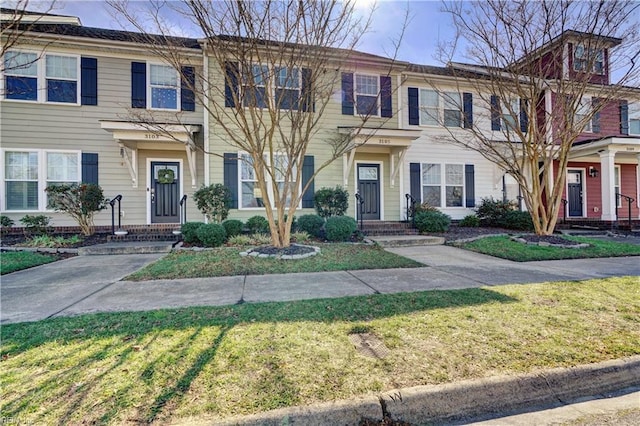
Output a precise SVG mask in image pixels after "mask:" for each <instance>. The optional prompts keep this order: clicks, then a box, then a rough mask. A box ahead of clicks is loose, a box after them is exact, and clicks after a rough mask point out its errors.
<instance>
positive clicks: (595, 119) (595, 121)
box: [591, 98, 600, 133]
mask: <svg viewBox="0 0 640 426" xmlns="http://www.w3.org/2000/svg"><path fill="white" fill-rule="evenodd" d="M591 105H592V106H593V108H594V109H597V110H598V111H596V112H594V113H593V116H592V117H591V131H592V132H593V133H600V99H598V98H591Z"/></svg>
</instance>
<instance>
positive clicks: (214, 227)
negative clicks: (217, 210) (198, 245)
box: [196, 223, 227, 247]
mask: <svg viewBox="0 0 640 426" xmlns="http://www.w3.org/2000/svg"><path fill="white" fill-rule="evenodd" d="M196 234H197V236H198V239H199V240H200V241H201V242H202V245H204V246H205V247H218V246H221V245H222V244H224V241H225V240H226V239H227V233H226V231H225V230H224V228H223V227H222V225H220V224H218V223H206V224H204V225H202V226H201V227H199V228H198V230H197V231H196Z"/></svg>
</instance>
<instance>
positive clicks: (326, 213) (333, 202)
mask: <svg viewBox="0 0 640 426" xmlns="http://www.w3.org/2000/svg"><path fill="white" fill-rule="evenodd" d="M313 204H314V205H315V207H316V212H318V216H320V217H324V218H327V217H331V216H343V215H344V213H345V212H346V211H347V209H348V208H349V193H348V192H347V191H346V190H345V189H344V188H342V187H341V186H336V187H335V188H321V189H319V190H317V191H316V193H315V194H314V196H313Z"/></svg>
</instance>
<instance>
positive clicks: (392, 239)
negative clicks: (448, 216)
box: [369, 235, 444, 247]
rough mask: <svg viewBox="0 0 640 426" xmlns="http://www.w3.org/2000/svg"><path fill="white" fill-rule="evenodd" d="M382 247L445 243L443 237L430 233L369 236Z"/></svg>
mask: <svg viewBox="0 0 640 426" xmlns="http://www.w3.org/2000/svg"><path fill="white" fill-rule="evenodd" d="M369 239H370V240H372V241H375V242H376V243H378V244H379V245H380V246H382V247H408V246H439V245H442V244H444V238H443V237H434V236H430V235H393V236H374V237H370V238H369Z"/></svg>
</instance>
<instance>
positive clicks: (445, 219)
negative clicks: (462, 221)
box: [415, 211, 451, 234]
mask: <svg viewBox="0 0 640 426" xmlns="http://www.w3.org/2000/svg"><path fill="white" fill-rule="evenodd" d="M415 221H416V228H417V229H418V231H419V232H420V233H421V234H423V233H425V232H447V230H448V229H449V225H450V224H451V218H450V217H449V216H448V215H446V214H444V213H442V212H439V211H421V212H418V213H416V218H415Z"/></svg>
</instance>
